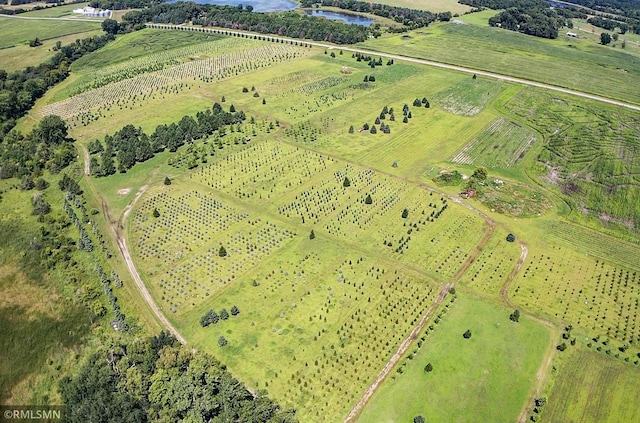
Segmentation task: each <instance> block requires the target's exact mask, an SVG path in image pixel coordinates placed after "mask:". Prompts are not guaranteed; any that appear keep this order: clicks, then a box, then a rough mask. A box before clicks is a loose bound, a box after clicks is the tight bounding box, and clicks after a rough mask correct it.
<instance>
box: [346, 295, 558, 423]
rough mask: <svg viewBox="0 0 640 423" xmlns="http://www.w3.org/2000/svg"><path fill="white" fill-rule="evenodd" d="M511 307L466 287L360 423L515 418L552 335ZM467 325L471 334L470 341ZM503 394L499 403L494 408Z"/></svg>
mask: <svg viewBox="0 0 640 423" xmlns="http://www.w3.org/2000/svg"><path fill="white" fill-rule="evenodd" d="M510 312H511V310H507V309H505V308H502V307H497V306H494V305H492V304H490V303H487V302H484V301H482V300H478V299H475V298H473V297H470V296H468V295H467V294H465V293H464V292H463V293H460V294H459V296H458V298H457V299H456V301H455V302H454V303H453V304H452V306H451V310H450V311H449V312H448V313H447V314H446V315H445V316H444V317H442V321H441V322H440V323H439V324H438V325H437V326H436V327H435V330H434V331H432V332H431V333H430V334H429V336H428V337H427V338H426V340H425V341H424V344H423V345H422V347H421V348H420V349H419V350H418V352H417V353H416V354H414V355H413V358H412V359H411V360H407V361H406V363H407V364H406V366H405V367H404V370H403V373H402V374H399V375H398V374H396V373H395V372H394V374H395V377H394V378H393V380H388V381H387V382H385V384H383V386H382V388H381V389H380V390H379V391H378V392H377V393H376V395H375V396H374V397H373V398H372V400H371V402H370V404H369V405H368V406H367V408H366V409H365V411H364V412H363V413H362V415H361V417H360V418H359V419H358V421H359V422H376V423H383V422H384V423H387V422H388V423H391V422H410V421H412V420H413V418H414V417H415V416H419V415H421V416H423V417H424V418H425V420H426V421H428V422H430V421H436V422H440V421H447V422H469V421H485V422H489V421H490V422H505V423H506V422H513V421H514V420H515V419H516V418H517V416H518V414H519V412H520V410H521V409H522V407H523V406H524V405H525V403H526V400H527V396H528V394H529V391H530V389H531V388H532V385H533V381H534V379H535V374H536V371H537V369H538V365H539V363H540V361H541V360H542V357H543V355H544V352H545V349H546V347H547V345H548V344H549V342H550V339H549V334H548V331H547V329H546V328H545V327H544V326H542V325H541V324H540V323H537V322H534V321H532V320H529V319H522V320H520V322H519V323H513V322H511V321H510V320H509V313H510ZM467 329H470V330H471V338H469V339H464V338H463V337H462V334H463V333H464V332H465V331H466V330H467ZM496 357H500V359H496ZM428 363H431V365H432V366H433V370H432V371H431V372H429V373H427V372H425V370H424V368H425V366H426V365H427V364H428ZM498 398H499V402H500V406H499V407H498V406H488V404H495V401H496V400H497V399H498ZM552 421H557V420H552Z"/></svg>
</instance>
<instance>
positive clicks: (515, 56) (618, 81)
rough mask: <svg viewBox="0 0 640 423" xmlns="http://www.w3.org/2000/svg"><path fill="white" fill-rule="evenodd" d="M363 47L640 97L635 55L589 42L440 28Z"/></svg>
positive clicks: (490, 30)
mask: <svg viewBox="0 0 640 423" xmlns="http://www.w3.org/2000/svg"><path fill="white" fill-rule="evenodd" d="M483 13H485V12H483ZM474 15H475V14H472V15H469V16H474ZM461 19H462V20H464V19H465V17H462V18H461ZM362 47H364V48H368V49H374V50H378V51H385V52H389V53H394V52H398V51H402V52H403V54H405V55H408V56H412V57H419V58H424V59H429V60H436V61H440V62H444V63H450V64H455V65H461V66H468V67H471V68H475V69H481V70H486V71H491V72H496V73H500V74H504V75H509V76H516V77H522V78H527V79H531V80H534V81H539V82H545V83H549V84H553V85H558V86H561V87H567V88H572V89H577V90H582V91H586V92H589V93H592V94H599V95H602V96H605V97H611V98H615V99H618V100H624V101H628V102H631V103H635V104H638V98H640V88H637V87H640V84H639V83H638V80H639V79H638V76H639V75H640V67H639V63H640V62H639V61H638V56H637V54H635V53H633V51H632V50H622V49H619V48H612V47H605V46H600V45H598V44H596V43H593V42H589V41H587V40H584V42H580V41H579V40H576V41H573V40H571V41H570V42H567V40H566V39H564V38H563V37H561V38H559V39H557V40H544V39H540V38H536V37H531V36H528V35H524V34H519V33H516V32H513V31H507V30H503V29H500V28H491V27H488V26H481V25H473V24H469V25H456V24H454V23H438V24H432V25H430V26H429V27H428V28H426V29H419V30H415V31H410V32H408V33H406V34H394V35H387V36H383V37H380V38H378V39H372V40H368V41H366V42H364V43H362Z"/></svg>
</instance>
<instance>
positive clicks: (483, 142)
mask: <svg viewBox="0 0 640 423" xmlns="http://www.w3.org/2000/svg"><path fill="white" fill-rule="evenodd" d="M535 141H536V134H535V132H533V131H532V130H531V129H529V128H527V127H525V126H522V125H520V124H518V123H515V122H512V121H510V120H507V119H505V118H498V119H496V120H494V121H493V122H491V124H490V125H489V126H488V127H486V128H485V129H484V130H482V132H481V133H479V134H478V135H477V136H476V137H475V138H473V139H472V140H471V141H469V142H468V143H467V144H466V145H465V146H464V147H462V148H461V149H460V150H459V151H458V152H457V153H456V154H455V155H454V156H453V158H451V161H452V162H453V163H458V164H464V165H475V166H485V167H487V168H509V167H513V166H515V165H516V164H517V163H518V162H519V161H520V160H521V159H522V158H524V156H525V154H526V153H527V151H528V150H529V148H531V146H532V145H533V143H534V142H535Z"/></svg>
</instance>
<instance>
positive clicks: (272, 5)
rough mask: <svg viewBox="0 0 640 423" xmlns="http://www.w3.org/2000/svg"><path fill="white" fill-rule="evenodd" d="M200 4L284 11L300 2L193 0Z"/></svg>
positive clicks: (274, 0) (275, 0)
mask: <svg viewBox="0 0 640 423" xmlns="http://www.w3.org/2000/svg"><path fill="white" fill-rule="evenodd" d="M178 1H181V0H169V1H167V3H176V2H178ZM192 1H193V2H194V3H199V4H215V5H217V6H237V5H239V4H241V5H243V6H245V7H246V6H252V7H253V10H254V11H255V12H284V11H286V10H293V9H295V8H296V7H298V3H295V2H292V1H290V0H192Z"/></svg>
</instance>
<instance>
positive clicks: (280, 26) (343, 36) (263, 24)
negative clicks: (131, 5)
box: [123, 2, 370, 44]
mask: <svg viewBox="0 0 640 423" xmlns="http://www.w3.org/2000/svg"><path fill="white" fill-rule="evenodd" d="M251 10H252V9H251V8H250V7H247V8H242V7H241V6H238V7H231V6H215V5H207V4H195V3H183V2H180V3H172V4H159V5H154V6H151V7H149V8H147V9H143V10H136V11H131V12H128V13H127V14H125V15H124V17H123V20H124V21H125V22H127V23H129V24H131V25H137V24H144V23H146V22H154V23H171V24H176V25H179V24H183V23H185V22H189V21H191V22H193V23H194V24H195V25H202V26H216V27H223V28H232V29H236V30H246V31H253V32H259V33H262V34H277V35H283V36H287V37H291V38H300V39H312V40H316V41H328V42H333V43H336V44H355V43H358V42H362V41H364V40H366V39H367V37H368V35H369V33H370V29H369V28H368V27H364V26H359V25H346V24H345V23H343V22H338V21H334V20H329V19H319V18H316V17H313V16H307V15H304V14H299V13H296V12H282V13H268V14H266V13H252V12H251Z"/></svg>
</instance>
